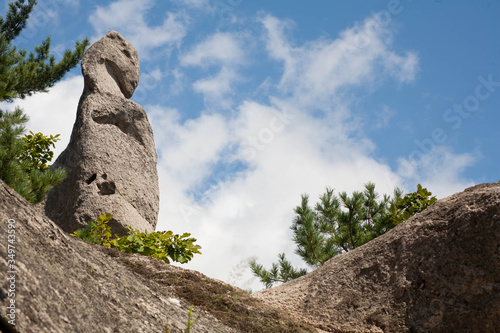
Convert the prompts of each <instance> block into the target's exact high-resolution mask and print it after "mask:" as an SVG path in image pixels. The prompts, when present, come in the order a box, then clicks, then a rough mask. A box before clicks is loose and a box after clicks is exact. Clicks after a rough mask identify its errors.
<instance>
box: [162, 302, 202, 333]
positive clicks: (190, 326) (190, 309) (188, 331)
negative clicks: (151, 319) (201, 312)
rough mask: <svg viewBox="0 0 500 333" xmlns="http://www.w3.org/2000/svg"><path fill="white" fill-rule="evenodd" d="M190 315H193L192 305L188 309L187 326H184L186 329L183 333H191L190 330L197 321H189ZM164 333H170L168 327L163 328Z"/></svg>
mask: <svg viewBox="0 0 500 333" xmlns="http://www.w3.org/2000/svg"><path fill="white" fill-rule="evenodd" d="M192 314H193V305H191V307H190V308H189V314H188V320H187V324H186V326H187V328H186V331H185V333H191V328H192V327H193V325H194V324H195V323H196V322H197V321H198V319H195V320H192V319H191V316H192ZM165 333H171V331H170V329H169V328H168V326H167V327H165Z"/></svg>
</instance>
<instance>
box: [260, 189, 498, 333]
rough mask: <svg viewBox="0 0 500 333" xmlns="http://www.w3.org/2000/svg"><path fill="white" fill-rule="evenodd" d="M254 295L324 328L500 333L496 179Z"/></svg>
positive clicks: (440, 202) (336, 330)
mask: <svg viewBox="0 0 500 333" xmlns="http://www.w3.org/2000/svg"><path fill="white" fill-rule="evenodd" d="M256 296H257V297H258V298H259V299H261V300H263V301H265V302H266V303H268V304H270V305H274V306H277V307H278V308H280V309H283V310H286V311H287V312H288V313H290V314H292V315H293V316H294V317H296V318H298V319H300V320H302V321H304V322H307V323H309V324H312V325H314V326H315V327H317V328H321V329H324V330H326V331H328V332H351V333H354V332H415V333H419V332H422V333H423V332H443V333H444V332H482V333H494V332H500V184H483V185H478V186H474V187H471V188H468V189H466V190H465V191H463V192H461V193H457V194H454V195H452V196H450V197H447V198H444V199H441V200H438V201H437V202H436V203H435V204H434V205H432V206H431V207H429V208H428V209H426V210H425V211H424V212H422V213H420V214H418V215H415V216H414V217H412V218H411V219H410V220H408V221H406V222H404V223H402V224H401V225H399V226H398V227H396V228H395V229H393V230H391V231H389V232H388V233H386V234H384V235H382V236H380V237H378V238H376V239H375V240H373V241H371V242H369V243H367V244H365V245H364V246H361V247H359V248H357V249H355V250H353V251H351V252H348V253H345V254H342V255H339V256H336V257H334V258H332V259H330V260H329V261H328V262H326V263H325V264H324V265H323V266H322V267H320V268H318V269H316V270H315V271H313V272H312V273H310V274H308V275H306V276H304V277H301V278H299V279H297V280H293V281H291V282H288V283H285V284H283V285H281V286H278V287H276V288H272V289H269V290H265V291H263V292H261V293H259V294H257V295H256Z"/></svg>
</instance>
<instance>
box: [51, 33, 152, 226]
mask: <svg viewBox="0 0 500 333" xmlns="http://www.w3.org/2000/svg"><path fill="white" fill-rule="evenodd" d="M82 73H83V76H84V80H85V88H84V91H83V94H82V97H81V98H80V103H79V105H78V111H77V116H76V122H75V125H74V127H73V133H72V134H71V140H70V143H69V144H68V147H67V148H66V149H65V151H64V152H63V153H62V154H61V155H60V156H59V158H58V159H57V160H56V162H55V163H54V165H53V167H54V168H57V167H63V168H65V169H66V171H67V173H68V177H67V178H66V179H65V180H64V181H63V182H62V183H60V184H59V185H58V186H56V187H55V188H54V189H53V190H52V191H51V192H50V193H49V194H48V197H47V201H46V206H45V207H46V208H45V210H46V214H47V216H49V217H50V218H51V219H52V220H53V221H54V222H56V223H57V224H58V225H59V226H61V227H62V228H63V230H65V231H67V232H72V231H74V230H76V229H79V228H82V227H84V226H86V225H87V223H88V221H89V220H94V221H95V219H96V218H97V217H98V216H99V215H100V214H104V213H111V214H113V216H114V218H113V220H112V221H111V222H110V226H111V227H112V231H113V232H114V233H118V234H124V233H125V230H126V226H131V227H133V228H134V229H140V230H141V231H143V230H147V231H153V230H154V228H155V226H156V223H157V218H158V210H159V188H158V174H157V169H156V150H155V144H154V139H153V131H152V129H151V125H150V124H149V121H148V118H147V115H146V113H145V112H144V110H143V109H142V107H141V106H140V105H138V104H137V103H134V102H133V101H131V100H129V98H130V97H131V96H132V94H133V92H134V89H135V88H136V87H137V84H138V82H139V60H138V56H137V51H136V50H135V48H134V47H133V46H132V45H131V44H130V43H129V42H128V41H126V40H125V39H124V38H123V37H122V36H121V35H120V34H119V33H118V32H116V31H110V32H108V33H107V34H106V36H105V37H103V38H102V39H101V40H99V41H98V42H96V43H94V44H93V45H92V46H91V47H90V48H89V49H88V50H87V53H86V54H85V56H84V58H83V60H82Z"/></svg>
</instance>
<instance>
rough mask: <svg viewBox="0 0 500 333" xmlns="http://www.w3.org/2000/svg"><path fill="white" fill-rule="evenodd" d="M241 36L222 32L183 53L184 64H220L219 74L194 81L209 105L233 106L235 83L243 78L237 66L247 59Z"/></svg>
mask: <svg viewBox="0 0 500 333" xmlns="http://www.w3.org/2000/svg"><path fill="white" fill-rule="evenodd" d="M241 38H243V37H242V36H238V35H236V34H230V33H220V32H218V33H215V34H213V35H211V36H209V37H208V38H207V39H206V40H204V41H203V42H201V43H199V44H197V45H196V46H194V47H193V48H191V50H190V51H189V52H187V53H186V54H184V55H183V56H181V57H180V62H181V64H182V65H184V66H200V67H202V68H207V67H209V66H217V67H219V68H220V70H219V71H218V72H217V73H216V74H212V75H209V76H208V77H205V78H203V79H199V80H197V81H196V82H194V83H193V90H194V91H195V92H197V93H201V94H203V96H204V99H205V104H206V105H207V107H209V108H222V109H229V108H230V107H231V106H232V100H231V98H230V94H231V92H232V89H233V86H234V83H235V82H237V81H238V80H239V79H240V78H239V75H238V73H237V66H238V65H241V64H243V63H244V62H245V55H244V52H243V46H242V40H241Z"/></svg>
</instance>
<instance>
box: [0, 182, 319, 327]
mask: <svg viewBox="0 0 500 333" xmlns="http://www.w3.org/2000/svg"><path fill="white" fill-rule="evenodd" d="M9 220H11V222H12V221H15V222H13V223H14V225H15V235H16V239H15V242H14V246H15V257H14V258H15V260H16V263H15V268H14V269H15V270H16V271H17V273H16V274H15V283H14V290H15V297H5V294H6V293H8V291H9V288H10V287H11V284H10V282H9V281H8V280H7V279H6V278H4V277H5V276H6V275H7V271H8V270H9V269H8V266H7V265H8V262H7V259H8V244H9V243H8V242H7V235H8V230H12V228H11V229H9V228H8V225H9V223H8V221H9ZM0 235H1V238H2V241H0V270H1V272H2V280H1V282H0V288H1V289H0V332H4V333H11V332H17V333H68V332H74V333H90V332H96V333H97V332H98V333H101V332H102V333H152V332H158V333H163V332H166V328H168V329H169V330H170V332H171V333H181V332H182V333H184V332H186V328H187V323H188V315H189V310H190V308H191V305H193V310H192V315H191V321H194V320H196V322H195V324H194V325H193V327H192V329H191V332H193V333H195V332H196V333H214V332H219V333H234V332H318V331H317V330H316V329H314V328H312V327H306V326H304V325H302V324H297V323H295V322H293V321H292V320H291V319H290V318H289V317H287V316H286V315H283V314H282V313H281V312H280V311H279V310H276V309H273V308H270V307H269V306H266V305H265V304H263V303H262V302H260V301H258V300H255V299H254V298H252V297H251V296H250V295H248V294H247V293H246V292H245V291H243V290H239V289H236V288H233V287H231V286H229V285H227V284H225V283H223V282H220V281H217V280H213V279H210V278H208V277H206V276H204V275H203V274H201V273H198V272H196V271H191V270H187V269H183V268H180V267H175V266H171V265H168V264H165V263H164V262H162V261H160V260H158V259H154V258H151V257H144V256H140V255H132V254H126V253H123V252H120V251H118V250H114V249H109V248H106V247H102V246H98V245H92V244H88V243H85V242H83V241H81V240H79V239H77V238H74V237H71V236H69V235H68V234H66V233H65V232H63V231H62V230H61V229H60V228H59V227H58V226H57V225H56V224H55V223H54V222H52V221H51V220H49V219H48V218H47V217H46V216H44V215H43V213H42V212H41V211H40V210H39V209H37V207H35V206H33V205H31V204H30V203H28V202H27V201H26V200H25V199H24V198H22V197H21V196H20V195H18V194H17V193H16V192H15V191H14V190H12V189H11V188H9V187H8V186H7V185H5V183H3V182H2V181H0ZM10 245H12V244H10ZM11 300H14V301H15V308H16V321H15V324H16V325H15V326H12V325H10V324H9V323H8V321H9V320H11V319H10V318H9V317H7V314H6V311H7V306H8V305H9V304H10V302H11Z"/></svg>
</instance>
